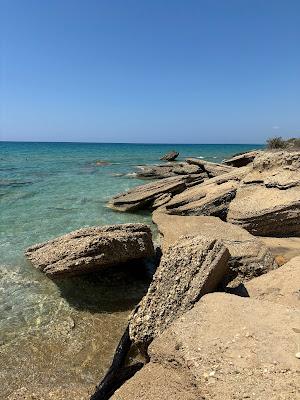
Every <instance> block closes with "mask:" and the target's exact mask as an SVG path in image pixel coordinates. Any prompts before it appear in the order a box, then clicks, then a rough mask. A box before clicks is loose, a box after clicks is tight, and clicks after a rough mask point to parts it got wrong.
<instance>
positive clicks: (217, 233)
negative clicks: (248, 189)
mask: <svg viewBox="0 0 300 400" xmlns="http://www.w3.org/2000/svg"><path fill="white" fill-rule="evenodd" d="M152 219H153V222H154V223H155V224H156V225H157V228H158V231H159V232H160V234H161V236H162V249H163V252H164V251H167V249H168V248H169V247H170V246H172V245H173V244H174V243H175V242H176V241H177V239H178V237H179V236H182V235H190V236H192V235H194V236H196V235H201V236H203V237H205V238H211V239H217V240H219V241H222V243H223V244H224V246H225V247H226V248H227V249H228V250H229V253H230V259H229V266H230V277H231V278H232V279H233V278H234V281H233V282H232V283H231V286H232V285H234V284H237V283H240V282H242V281H243V282H244V281H245V280H248V279H251V278H253V277H255V276H259V275H261V274H264V273H266V272H268V271H270V270H273V269H274V268H276V267H277V264H276V262H275V260H274V256H273V254H272V253H271V252H270V251H269V249H268V248H267V247H266V246H265V245H264V244H263V243H262V242H261V241H260V240H258V239H257V238H256V237H254V236H252V235H251V234H250V233H249V232H247V231H246V230H245V229H243V228H241V227H239V226H236V225H233V224H229V223H226V222H223V221H221V220H220V219H219V218H216V217H203V216H179V215H168V214H165V213H162V212H159V210H157V211H155V212H154V213H153V215H152Z"/></svg>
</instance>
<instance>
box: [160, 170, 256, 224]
mask: <svg viewBox="0 0 300 400" xmlns="http://www.w3.org/2000/svg"><path fill="white" fill-rule="evenodd" d="M248 172H249V168H248V167H244V168H234V169H233V171H231V172H228V173H226V174H222V175H219V176H216V177H214V178H211V179H208V180H206V181H204V182H202V183H197V184H195V185H193V186H192V187H190V188H187V189H186V190H184V191H183V192H181V193H180V194H178V195H175V196H173V197H172V199H171V200H170V201H169V202H168V203H166V204H165V207H164V208H165V212H167V213H169V214H175V215H214V216H219V217H221V218H222V219H225V218H226V214H227V211H228V206H229V203H230V202H231V200H232V199H233V198H234V197H235V193H236V190H237V187H238V185H239V182H240V181H241V179H243V178H244V177H245V175H246V174H247V173H248Z"/></svg>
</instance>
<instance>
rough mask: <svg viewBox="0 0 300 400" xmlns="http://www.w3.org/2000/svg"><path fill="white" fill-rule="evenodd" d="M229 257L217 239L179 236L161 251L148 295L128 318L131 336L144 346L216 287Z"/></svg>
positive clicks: (223, 273)
mask: <svg viewBox="0 0 300 400" xmlns="http://www.w3.org/2000/svg"><path fill="white" fill-rule="evenodd" d="M228 258H229V253H228V250H227V249H226V248H225V246H224V245H223V244H222V243H221V242H219V241H217V240H211V239H205V238H203V237H200V236H195V237H192V238H190V237H189V236H186V237H181V238H179V240H178V242H176V243H175V244H174V245H173V246H172V247H171V248H169V249H168V250H167V251H166V252H165V253H164V254H163V256H162V259H161V262H160V265H159V267H158V268H157V270H156V272H155V274H154V277H153V281H152V283H151V285H150V287H149V289H148V292H147V294H146V295H145V296H144V298H143V299H142V301H141V302H140V304H139V307H138V309H137V311H136V312H135V313H134V314H133V316H132V317H131V319H130V322H129V334H130V338H131V339H132V340H133V341H134V342H137V343H140V344H142V345H145V346H147V345H148V344H149V343H150V342H151V341H152V340H153V338H154V337H156V336H157V335H158V334H160V333H161V332H163V331H164V330H165V329H166V328H167V327H168V326H169V325H170V324H171V323H172V321H174V320H175V319H176V318H178V317H179V316H180V315H182V314H183V313H184V312H186V311H187V310H189V309H190V308H192V307H193V306H194V304H195V303H196V302H197V301H198V300H199V299H200V298H201V296H203V295H204V294H206V293H208V292H210V291H212V290H214V289H215V288H216V286H217V285H218V283H219V282H220V281H221V279H222V278H223V277H224V275H225V274H226V273H227V271H228V265H227V261H228Z"/></svg>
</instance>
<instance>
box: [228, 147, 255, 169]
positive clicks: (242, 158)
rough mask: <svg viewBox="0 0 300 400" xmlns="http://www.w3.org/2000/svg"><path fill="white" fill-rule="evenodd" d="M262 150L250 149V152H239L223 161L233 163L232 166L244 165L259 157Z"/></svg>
mask: <svg viewBox="0 0 300 400" xmlns="http://www.w3.org/2000/svg"><path fill="white" fill-rule="evenodd" d="M260 153H261V151H259V150H255V151H249V152H248V153H242V154H237V155H235V156H233V157H232V158H230V159H229V160H224V161H223V163H224V164H226V165H231V166H232V167H238V168H240V167H244V166H245V165H248V164H250V163H252V161H253V160H254V159H255V157H257V156H258V155H259V154H260Z"/></svg>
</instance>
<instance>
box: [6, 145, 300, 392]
mask: <svg viewBox="0 0 300 400" xmlns="http://www.w3.org/2000/svg"><path fill="white" fill-rule="evenodd" d="M177 156H178V154H177V155H176V154H170V155H167V157H166V158H163V159H164V160H166V161H168V160H170V159H172V158H173V157H175V158H176V157H177ZM173 159H174V158H173ZM137 176H138V177H139V178H141V179H149V178H150V179H152V180H154V181H153V182H150V183H146V184H144V185H141V186H138V187H136V188H133V189H132V190H130V191H128V192H126V193H121V194H119V195H116V196H115V197H114V198H113V199H111V201H110V202H109V207H111V208H112V209H114V210H116V211H122V212H128V211H130V212H132V211H135V210H140V209H144V210H145V209H146V210H149V211H153V222H154V223H155V224H156V225H157V227H158V231H159V233H160V238H161V240H160V246H159V247H160V250H156V251H155V249H154V245H153V243H152V239H151V231H150V228H149V227H147V226H145V225H142V224H127V225H115V226H106V227H93V228H86V229H82V230H79V231H76V232H72V233H70V234H68V235H65V236H63V237H60V238H58V239H54V240H52V241H49V242H46V243H43V244H40V245H36V246H33V247H31V248H30V249H28V250H27V252H26V256H27V257H28V259H29V260H30V261H31V263H32V264H33V265H34V266H35V267H36V268H38V269H40V270H41V271H42V272H44V273H45V274H47V275H48V276H49V277H51V278H53V279H58V278H60V277H61V276H64V277H67V276H73V275H78V274H86V273H89V272H91V271H95V270H97V271H99V270H100V271H101V270H102V269H103V268H113V266H114V265H120V264H123V263H126V262H131V261H132V260H143V262H145V263H147V262H151V263H152V265H154V266H155V267H156V271H155V273H154V276H153V279H152V282H151V284H150V286H149V289H148V292H147V293H146V295H145V296H144V298H143V299H142V300H141V302H140V303H139V305H138V306H137V308H136V310H135V311H134V312H133V313H132V315H131V317H130V319H129V326H128V331H127V336H126V337H125V339H124V338H123V342H122V341H121V345H120V347H119V348H118V350H117V353H116V355H115V358H114V361H113V364H112V367H111V369H110V370H109V373H108V374H107V375H106V377H104V380H103V381H102V382H101V383H100V385H99V386H98V388H97V389H96V391H95V394H94V395H93V396H92V399H93V400H96V399H102V400H104V399H109V398H112V399H116V400H126V399H145V400H146V399H149V400H150V399H151V400H152V399H153V400H156V399H157V400H159V399H187V400H189V399H202V398H203V399H225V400H226V399H228V400H229V399H244V398H249V399H262V400H264V399H270V398H272V399H273V398H274V399H275V398H282V399H286V400H288V399H291V400H292V399H295V398H297V397H296V396H297V395H299V390H300V387H299V371H300V369H299V368H300V366H299V364H300V360H299V358H300V354H299V351H300V349H299V347H300V324H299V321H300V308H299V300H300V295H299V290H300V257H299V256H300V247H298V244H299V242H298V241H297V240H298V239H299V237H300V152H297V151H295V152H289V151H272V152H269V151H253V152H251V153H246V154H242V155H238V156H235V157H233V158H232V159H231V160H227V161H225V162H224V163H222V164H215V163H211V162H206V161H204V160H200V159H195V158H188V159H186V160H185V161H184V162H181V161H180V162H177V161H168V162H167V163H164V164H163V165H156V166H146V167H143V169H141V171H140V173H138V175H137ZM268 238H269V239H268ZM281 238H282V242H281ZM267 239H268V240H274V241H275V240H277V243H276V246H275V245H274V247H276V248H277V249H278V247H280V243H283V244H282V252H281V253H275V252H274V249H273V247H272V246H270V247H269V245H268V243H267ZM289 241H290V242H289ZM289 243H291V247H293V246H294V247H293V250H292V251H291V250H290V249H289ZM290 254H292V256H295V255H297V254H298V255H299V256H298V257H293V258H292V259H291V260H290V256H289V255H290ZM160 255H161V257H160ZM278 321H280V323H279V322H278ZM137 349H138V351H139V352H140V354H141V356H142V360H143V362H141V361H140V358H139V357H136V356H135V357H131V359H136V362H131V363H130V365H129V364H128V362H127V361H128V360H127V357H128V354H130V352H131V353H132V352H133V353H134V354H136V351H137ZM137 371H139V372H137ZM131 376H133V377H132V378H131V379H130V380H128V378H130V377H131ZM125 381H127V382H126V383H124V384H123V382H125ZM122 384H123V385H122ZM116 389H117V390H116ZM278 394H279V396H280V397H278ZM80 396H81V395H80ZM12 398H13V397H12ZM23 398H26V397H23ZM29 398H30V397H29ZM54 398H57V399H59V398H63V397H54ZM72 398H74V399H77V398H78V399H79V398H82V399H83V398H85V397H76V395H73V394H72Z"/></svg>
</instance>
